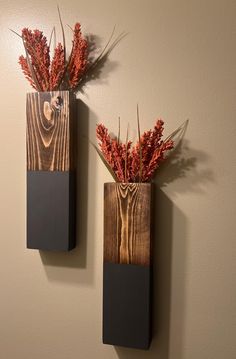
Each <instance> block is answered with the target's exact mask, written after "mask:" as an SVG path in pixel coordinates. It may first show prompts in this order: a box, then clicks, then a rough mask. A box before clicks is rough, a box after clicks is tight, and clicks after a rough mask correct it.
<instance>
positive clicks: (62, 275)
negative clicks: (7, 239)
mask: <svg viewBox="0 0 236 359" xmlns="http://www.w3.org/2000/svg"><path fill="white" fill-rule="evenodd" d="M76 102H77V106H76V107H77V188H76V191H77V193H76V244H77V245H76V248H75V249H74V250H72V251H70V252H46V251H40V256H41V259H42V262H43V264H44V268H45V271H46V274H47V277H48V279H49V280H52V281H61V282H68V283H70V282H75V283H81V282H82V283H83V282H84V283H88V284H89V283H90V282H92V281H93V271H94V268H93V262H94V236H95V233H92V235H91V233H90V235H89V236H88V228H90V232H93V228H94V219H95V213H94V208H95V206H91V208H89V215H88V193H90V195H91V197H93V198H95V195H94V186H90V188H88V187H89V183H90V182H89V178H88V172H90V173H89V176H90V178H92V179H93V181H95V177H96V170H95V168H94V165H93V166H90V168H88V166H89V163H92V164H94V161H95V155H96V154H95V153H94V154H93V152H89V141H88V138H89V137H90V132H94V133H95V124H96V117H95V115H94V114H93V113H91V112H90V111H89V109H88V107H87V106H86V105H85V104H84V103H83V102H82V101H81V100H76ZM89 156H90V157H91V158H89ZM92 157H94V158H92ZM88 222H89V223H88ZM65 268H70V269H73V268H74V269H80V271H78V270H77V271H66V270H65ZM61 269H62V270H61Z"/></svg>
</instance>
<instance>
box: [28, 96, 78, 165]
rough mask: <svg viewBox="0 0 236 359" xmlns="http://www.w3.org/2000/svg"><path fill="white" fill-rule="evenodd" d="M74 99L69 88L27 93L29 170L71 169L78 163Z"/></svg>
mask: <svg viewBox="0 0 236 359" xmlns="http://www.w3.org/2000/svg"><path fill="white" fill-rule="evenodd" d="M74 106H75V104H74V98H73V97H72V95H71V94H70V93H69V91H53V92H34V93H28V94H27V101H26V113H27V133H26V142H27V169H28V170H43V171H68V170H70V169H74V166H75V146H76V143H75V133H76V131H75V121H76V118H73V112H74Z"/></svg>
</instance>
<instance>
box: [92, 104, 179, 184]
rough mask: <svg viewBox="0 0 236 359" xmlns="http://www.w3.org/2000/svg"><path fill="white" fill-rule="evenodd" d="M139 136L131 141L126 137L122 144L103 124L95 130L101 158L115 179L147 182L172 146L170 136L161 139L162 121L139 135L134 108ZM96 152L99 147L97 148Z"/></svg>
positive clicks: (118, 180) (158, 121)
mask: <svg viewBox="0 0 236 359" xmlns="http://www.w3.org/2000/svg"><path fill="white" fill-rule="evenodd" d="M137 121H138V133H139V138H138V141H137V143H136V144H134V145H133V144H132V142H131V141H129V140H128V137H126V143H122V142H121V141H120V139H119V136H118V137H113V136H111V135H110V134H109V133H108V129H107V128H106V127H105V126H104V125H103V124H98V125H97V129H96V134H97V139H98V142H99V147H100V157H101V156H102V157H103V160H104V161H105V162H106V165H107V164H108V165H109V170H110V172H111V173H112V175H113V178H115V180H116V181H117V182H125V183H127V182H129V183H133V182H150V181H151V180H152V178H153V176H154V174H155V172H156V170H157V168H158V167H159V166H160V164H161V163H162V162H163V161H164V160H165V154H166V152H167V151H169V150H171V149H172V148H173V147H174V142H173V140H172V139H170V138H167V139H166V140H164V141H163V140H162V136H163V130H164V122H163V121H162V120H160V119H159V120H157V121H156V124H155V126H154V129H153V130H149V131H146V132H144V133H143V134H142V135H140V124H139V114H138V108H137ZM97 150H98V151H99V149H98V148H97Z"/></svg>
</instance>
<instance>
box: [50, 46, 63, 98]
mask: <svg viewBox="0 0 236 359" xmlns="http://www.w3.org/2000/svg"><path fill="white" fill-rule="evenodd" d="M64 72H65V59H64V48H63V46H62V44H61V43H60V42H59V44H58V45H57V47H56V48H55V50H54V56H53V59H52V63H51V68H50V81H49V83H50V91H53V90H55V89H57V87H58V86H59V84H60V82H61V80H62V78H63V75H64Z"/></svg>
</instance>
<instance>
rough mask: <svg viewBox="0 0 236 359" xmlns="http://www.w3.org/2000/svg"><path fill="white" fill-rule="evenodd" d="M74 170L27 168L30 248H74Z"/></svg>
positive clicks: (53, 249) (50, 249)
mask: <svg viewBox="0 0 236 359" xmlns="http://www.w3.org/2000/svg"><path fill="white" fill-rule="evenodd" d="M75 205H76V194H75V172H65V171H27V248H32V249H40V250H48V251H68V250H71V249H73V248H74V247H75V244H76V243H75V208H76V206H75Z"/></svg>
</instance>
